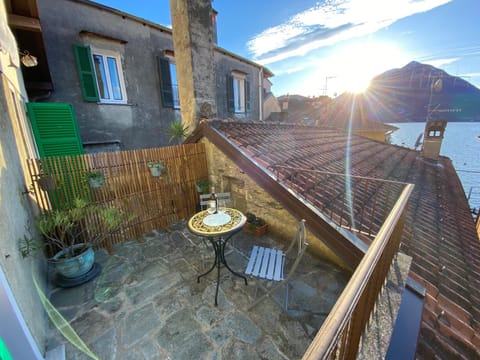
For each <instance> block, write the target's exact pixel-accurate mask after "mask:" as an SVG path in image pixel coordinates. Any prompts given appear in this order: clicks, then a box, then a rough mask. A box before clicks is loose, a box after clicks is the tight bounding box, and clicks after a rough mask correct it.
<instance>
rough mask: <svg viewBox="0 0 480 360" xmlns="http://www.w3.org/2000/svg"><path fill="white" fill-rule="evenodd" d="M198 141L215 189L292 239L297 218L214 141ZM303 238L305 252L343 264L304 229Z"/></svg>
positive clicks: (274, 231)
mask: <svg viewBox="0 0 480 360" xmlns="http://www.w3.org/2000/svg"><path fill="white" fill-rule="evenodd" d="M201 141H202V142H203V143H204V144H205V147H206V153H207V164H208V169H209V174H210V180H211V181H212V183H213V184H214V185H215V189H216V191H217V192H221V191H227V192H230V193H231V195H232V206H233V207H235V208H237V209H239V210H240V211H242V212H244V213H245V212H252V213H254V214H255V215H257V216H259V217H262V218H263V219H265V221H266V222H267V223H268V224H269V230H268V231H269V233H271V234H272V235H274V236H275V238H278V239H281V240H283V241H289V240H290V239H292V237H293V236H294V235H295V230H296V226H297V224H298V221H299V220H300V219H297V218H295V217H294V216H293V215H292V214H290V213H289V212H288V211H287V210H286V209H285V208H284V207H283V206H282V205H281V204H280V203H279V202H278V201H276V200H275V199H273V198H272V197H271V196H270V194H269V193H268V192H267V191H265V190H264V189H263V188H261V187H259V186H258V185H257V184H256V183H255V182H254V181H253V180H252V179H251V178H250V177H249V176H248V175H246V174H245V173H244V172H242V171H241V170H240V169H239V168H238V167H237V165H236V164H235V163H234V162H233V161H231V160H230V159H229V158H228V157H227V156H226V155H225V154H224V153H223V152H221V151H220V150H219V149H218V148H217V147H216V146H215V145H213V144H212V143H210V142H209V141H208V140H206V139H205V138H203V139H202V140H201ZM307 228H308V224H307ZM307 241H308V243H309V244H310V246H309V248H308V251H309V252H311V253H314V254H315V255H317V256H319V257H322V258H324V259H326V260H329V261H331V262H333V263H335V264H337V265H339V266H341V267H343V268H347V266H346V265H345V263H344V262H343V261H342V260H341V259H340V258H339V257H338V256H336V255H335V254H334V253H333V252H332V251H331V250H330V249H329V248H328V247H327V246H326V245H325V244H324V243H323V242H322V241H321V239H319V238H317V237H316V236H314V235H313V234H312V233H311V232H310V231H308V232H307Z"/></svg>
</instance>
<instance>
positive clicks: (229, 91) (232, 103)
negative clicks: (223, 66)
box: [227, 74, 235, 113]
mask: <svg viewBox="0 0 480 360" xmlns="http://www.w3.org/2000/svg"><path fill="white" fill-rule="evenodd" d="M227 109H228V112H232V113H233V112H235V98H234V96H233V76H232V75H230V74H227Z"/></svg>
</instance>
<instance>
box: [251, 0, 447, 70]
mask: <svg viewBox="0 0 480 360" xmlns="http://www.w3.org/2000/svg"><path fill="white" fill-rule="evenodd" d="M451 1H453V0H388V1H386V0H323V1H322V2H319V3H317V4H316V5H315V6H314V7H312V8H310V9H307V10H305V11H303V12H300V13H298V14H296V15H294V16H292V17H291V18H290V19H288V20H287V21H286V22H284V23H282V24H279V25H277V26H273V27H271V28H268V29H266V30H264V31H262V32H261V33H260V34H258V35H256V36H254V37H253V38H252V39H251V40H249V41H248V43H247V47H248V49H249V51H250V52H251V54H252V55H253V57H254V58H255V60H256V61H258V62H259V63H261V64H271V63H274V62H278V61H281V60H284V59H287V58H290V57H293V56H302V55H305V54H307V53H309V52H310V51H312V50H315V49H318V48H321V47H324V46H329V45H334V44H336V43H338V42H340V41H344V40H348V39H353V38H356V37H361V36H364V35H368V34H371V33H374V32H376V31H378V30H380V29H382V28H385V27H388V26H389V25H391V24H393V23H394V22H396V21H397V20H399V19H402V18H405V17H408V16H410V15H413V14H417V13H421V12H426V11H429V10H431V9H434V8H436V7H438V6H441V5H444V4H447V3H449V2H451Z"/></svg>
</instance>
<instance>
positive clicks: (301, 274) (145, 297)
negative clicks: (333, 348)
mask: <svg viewBox="0 0 480 360" xmlns="http://www.w3.org/2000/svg"><path fill="white" fill-rule="evenodd" d="M234 239H235V241H234V244H235V248H233V250H232V248H231V247H229V251H228V252H229V253H230V254H229V255H227V256H226V257H227V261H228V263H229V265H230V267H231V268H232V269H234V270H236V271H238V272H240V273H243V271H244V270H245V267H246V264H247V255H248V253H249V252H250V249H251V247H252V244H253V243H260V244H273V243H274V240H273V239H271V238H270V237H268V236H262V237H252V236H251V235H249V234H247V233H244V232H240V233H238V234H236V235H235V236H234ZM142 240H143V242H142V243H140V242H136V241H130V242H127V243H123V244H120V245H116V246H115V248H114V253H113V255H108V254H107V253H106V251H104V250H102V251H97V253H96V261H97V262H98V263H99V264H100V265H101V267H102V272H101V274H100V275H99V276H98V277H97V278H95V279H94V280H92V281H90V282H88V283H86V284H83V285H80V286H77V287H74V288H69V289H62V288H54V289H53V290H52V291H51V294H50V301H51V302H52V303H53V305H54V306H55V307H56V308H57V309H58V310H59V311H60V313H61V314H62V315H63V317H65V319H66V320H67V321H68V322H69V323H70V325H71V326H72V328H73V329H74V330H75V331H76V333H77V334H78V335H79V337H80V338H81V339H82V340H83V342H84V343H85V344H86V345H87V346H88V348H89V349H90V350H91V351H92V352H93V353H94V354H95V355H96V356H97V357H98V358H99V359H101V360H109V359H136V360H138V359H148V360H150V359H151V360H153V359H182V360H183V359H185V360H188V359H212V360H221V359H229V360H230V359H298V358H301V356H302V355H303V353H304V352H305V350H306V349H307V347H308V345H309V344H310V342H311V340H312V339H313V337H314V335H315V334H316V332H317V331H318V329H319V328H320V326H321V324H322V322H323V321H324V319H325V318H326V316H327V315H328V313H329V311H330V309H331V307H332V306H333V304H334V303H335V301H336V299H337V298H338V296H339V295H340V293H341V291H342V290H343V288H344V287H345V285H346V283H347V281H348V278H349V276H350V274H349V273H348V272H346V271H345V270H342V269H340V268H338V267H336V266H335V265H333V264H331V263H327V262H324V261H322V260H319V259H316V258H314V257H312V256H310V255H309V254H306V256H305V257H304V258H303V259H302V263H301V265H300V266H299V268H298V269H297V273H296V274H297V275H296V276H295V278H294V280H293V281H292V282H291V288H290V294H289V298H290V302H289V304H290V306H289V311H288V312H285V311H283V310H282V307H281V306H280V305H279V304H281V302H282V300H283V294H284V293H283V289H281V290H278V291H277V293H276V294H275V295H274V299H266V300H265V301H263V302H262V303H260V304H259V305H257V306H256V307H255V308H254V309H253V310H251V311H248V310H247V309H248V307H249V305H250V304H251V303H252V302H253V300H254V298H255V288H256V286H255V281H254V280H253V279H251V280H250V279H249V283H248V285H247V286H245V283H244V282H243V280H242V279H240V278H237V277H235V276H233V275H232V274H231V273H230V272H228V271H226V269H222V270H221V283H220V290H219V296H218V306H217V307H215V306H214V296H215V286H216V271H213V272H212V273H210V274H209V275H207V276H205V277H203V278H202V279H201V281H200V283H197V276H198V275H199V274H200V273H202V272H203V271H204V269H205V268H206V269H208V267H209V266H210V265H211V264H212V261H213V249H211V247H208V246H207V245H206V244H205V243H204V242H203V240H202V239H201V238H200V237H198V236H195V235H193V234H191V233H190V232H189V231H188V229H187V228H186V224H185V222H179V223H176V224H174V225H172V226H171V232H163V231H155V232H152V233H149V234H146V235H144V236H143V239H142ZM261 292H262V290H261V289H259V290H258V294H259V295H260V294H261ZM74 342H75V341H74ZM62 343H65V346H66V358H67V359H75V360H79V359H89V358H90V357H89V356H87V355H86V354H84V353H83V352H81V351H80V350H78V349H77V348H75V347H74V346H73V345H72V344H71V343H70V342H69V341H67V340H65V338H64V337H63V336H62V335H61V334H60V332H59V330H58V329H57V328H56V327H55V326H52V327H51V329H50V340H49V344H48V347H49V348H55V347H56V346H58V345H59V344H62Z"/></svg>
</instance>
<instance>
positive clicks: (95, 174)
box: [87, 171, 105, 188]
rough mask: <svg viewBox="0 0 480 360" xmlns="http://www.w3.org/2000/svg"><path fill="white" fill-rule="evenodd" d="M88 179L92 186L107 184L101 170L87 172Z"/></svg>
mask: <svg viewBox="0 0 480 360" xmlns="http://www.w3.org/2000/svg"><path fill="white" fill-rule="evenodd" d="M87 179H88V183H89V184H90V187H91V188H98V187H100V186H102V185H104V184H105V175H103V173H102V172H101V171H89V172H87Z"/></svg>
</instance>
